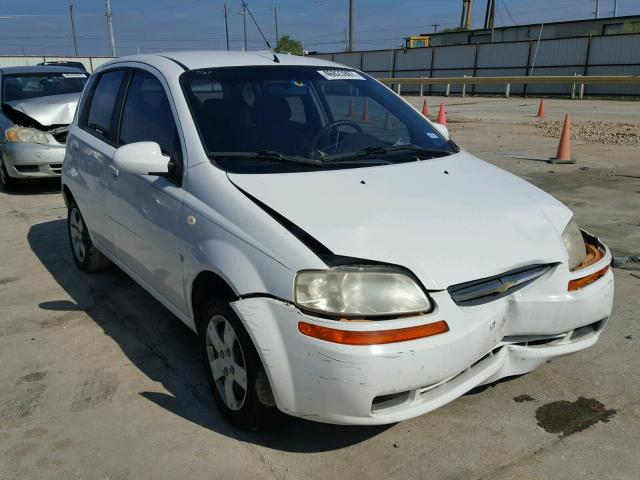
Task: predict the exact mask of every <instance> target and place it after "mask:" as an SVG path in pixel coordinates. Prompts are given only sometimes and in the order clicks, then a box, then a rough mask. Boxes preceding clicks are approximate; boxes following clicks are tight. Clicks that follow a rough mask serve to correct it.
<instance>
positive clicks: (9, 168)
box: [0, 67, 88, 189]
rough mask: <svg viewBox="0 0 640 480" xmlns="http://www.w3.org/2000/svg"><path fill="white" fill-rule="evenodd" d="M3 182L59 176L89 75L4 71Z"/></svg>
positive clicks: (43, 70) (67, 71)
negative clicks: (69, 135) (70, 132)
mask: <svg viewBox="0 0 640 480" xmlns="http://www.w3.org/2000/svg"><path fill="white" fill-rule="evenodd" d="M0 78H1V82H0V85H1V92H0V96H1V99H2V101H1V105H0V107H1V113H0V130H1V131H0V180H1V181H2V183H3V186H4V187H5V189H7V188H9V189H10V188H11V187H12V186H14V185H15V183H16V180H19V179H38V178H47V177H58V176H60V173H61V169H62V162H63V160H64V154H65V149H66V141H67V132H68V130H69V124H70V123H71V122H72V121H73V117H74V115H75V110H76V107H77V105H78V100H79V98H80V93H81V91H82V88H83V87H84V84H85V82H86V79H87V78H88V77H87V74H85V73H81V72H78V71H77V70H75V69H70V68H54V67H13V68H5V69H3V70H2V71H1V72H0Z"/></svg>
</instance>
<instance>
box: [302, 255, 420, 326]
mask: <svg viewBox="0 0 640 480" xmlns="http://www.w3.org/2000/svg"><path fill="white" fill-rule="evenodd" d="M294 300H295V303H296V305H297V306H298V307H299V308H301V309H303V310H307V311H310V312H315V313H320V314H324V315H330V316H338V317H345V318H349V317H358V318H363V317H383V316H400V315H407V314H411V313H419V312H426V311H429V310H430V309H431V302H430V301H429V298H428V297H427V294H426V293H425V292H424V291H423V290H422V288H421V287H420V286H419V285H418V284H417V282H416V281H415V280H414V279H413V278H412V277H411V276H409V275H408V274H407V273H405V272H403V271H402V270H400V269H397V268H392V267H385V266H369V265H349V266H341V267H336V268H332V269H330V270H303V271H301V272H298V274H297V275H296V280H295V286H294Z"/></svg>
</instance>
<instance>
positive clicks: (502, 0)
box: [500, 0, 518, 25]
mask: <svg viewBox="0 0 640 480" xmlns="http://www.w3.org/2000/svg"><path fill="white" fill-rule="evenodd" d="M500 1H501V2H502V5H503V6H504V9H505V10H506V12H507V15H509V18H510V19H511V21H512V22H513V24H514V25H518V23H517V22H516V21H515V20H514V19H513V16H512V15H511V11H510V10H509V7H508V6H507V2H505V0H500Z"/></svg>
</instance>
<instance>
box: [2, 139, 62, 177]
mask: <svg viewBox="0 0 640 480" xmlns="http://www.w3.org/2000/svg"><path fill="white" fill-rule="evenodd" d="M65 150H66V146H65V145H64V144H58V143H51V144H46V145H42V144H38V143H11V142H7V143H5V144H3V145H2V146H1V150H0V151H1V153H2V160H3V161H4V165H5V167H6V169H7V173H8V174H9V176H11V177H13V178H47V177H59V176H60V174H61V169H62V162H63V161H64V155H65Z"/></svg>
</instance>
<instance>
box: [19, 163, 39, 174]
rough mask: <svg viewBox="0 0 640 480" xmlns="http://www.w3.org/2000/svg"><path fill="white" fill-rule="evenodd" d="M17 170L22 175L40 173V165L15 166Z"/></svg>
mask: <svg viewBox="0 0 640 480" xmlns="http://www.w3.org/2000/svg"><path fill="white" fill-rule="evenodd" d="M15 167H16V170H17V171H19V172H22V173H29V172H38V171H40V168H39V167H38V165H15Z"/></svg>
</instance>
